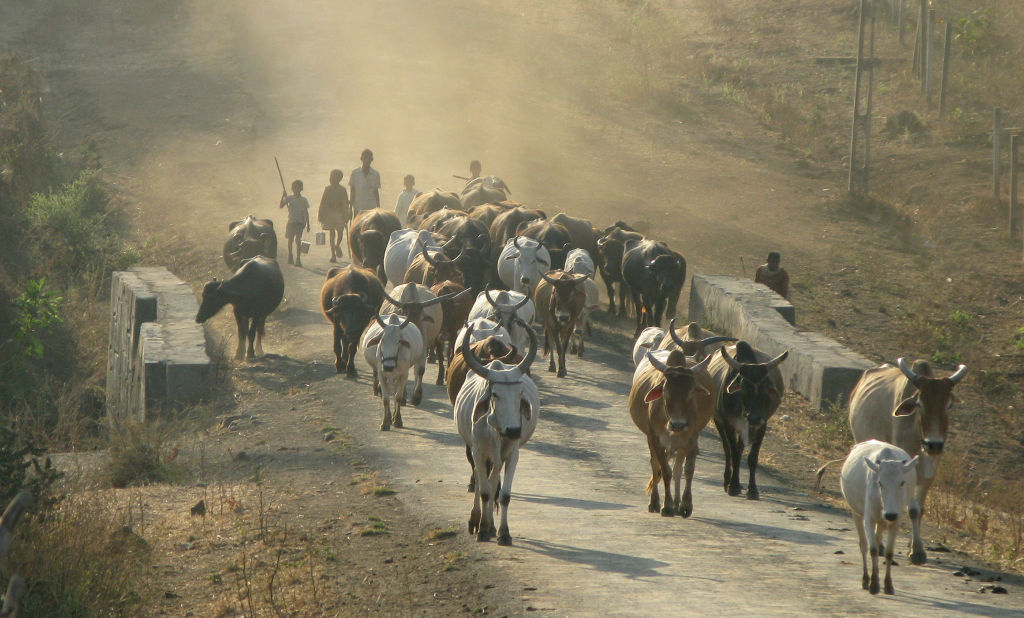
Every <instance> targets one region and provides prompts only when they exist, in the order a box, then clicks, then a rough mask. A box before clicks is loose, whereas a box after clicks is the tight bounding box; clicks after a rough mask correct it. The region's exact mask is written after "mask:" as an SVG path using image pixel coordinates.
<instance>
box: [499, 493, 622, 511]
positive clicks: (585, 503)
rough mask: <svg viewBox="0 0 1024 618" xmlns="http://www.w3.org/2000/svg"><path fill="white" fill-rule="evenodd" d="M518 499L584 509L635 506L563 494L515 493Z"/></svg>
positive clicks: (615, 508) (619, 508)
mask: <svg viewBox="0 0 1024 618" xmlns="http://www.w3.org/2000/svg"><path fill="white" fill-rule="evenodd" d="M514 497H515V499H516V500H523V501H524V502H533V503H534V504H550V505H552V506H562V507H567V508H571V509H583V510H584V511H621V510H624V509H631V508H634V507H633V506H632V505H629V504H620V503H618V502H598V501H596V500H579V499H577V498H564V497H561V496H542V495H539V494H520V493H516V494H514Z"/></svg>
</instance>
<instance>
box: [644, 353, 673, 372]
mask: <svg viewBox="0 0 1024 618" xmlns="http://www.w3.org/2000/svg"><path fill="white" fill-rule="evenodd" d="M645 356H646V357H647V362H649V363H650V364H651V366H652V367H654V368H655V369H657V370H658V371H660V372H661V373H665V372H666V371H668V365H666V364H665V363H663V362H661V361H660V360H658V359H657V357H655V356H654V354H652V353H651V351H650V350H647V353H646V354H645Z"/></svg>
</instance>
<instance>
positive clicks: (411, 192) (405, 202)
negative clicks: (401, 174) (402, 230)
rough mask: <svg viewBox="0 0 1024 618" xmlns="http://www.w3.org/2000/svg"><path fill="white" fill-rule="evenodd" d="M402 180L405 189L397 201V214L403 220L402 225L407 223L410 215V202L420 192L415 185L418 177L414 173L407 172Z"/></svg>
mask: <svg viewBox="0 0 1024 618" xmlns="http://www.w3.org/2000/svg"><path fill="white" fill-rule="evenodd" d="M402 182H404V183H405V191H402V192H401V193H399V194H398V201H397V202H395V214H396V215H398V218H399V219H401V220H402V225H405V219H406V217H407V216H408V215H409V204H411V203H412V200H413V199H414V198H415V197H416V196H417V195H419V194H420V192H419V191H418V190H417V189H416V187H414V186H413V185H415V184H416V178H414V177H413V175H412V174H406V175H405V178H404V179H402Z"/></svg>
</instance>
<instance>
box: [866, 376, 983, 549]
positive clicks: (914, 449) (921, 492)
mask: <svg viewBox="0 0 1024 618" xmlns="http://www.w3.org/2000/svg"><path fill="white" fill-rule="evenodd" d="M896 365H897V366H896V367H893V366H892V365H889V364H885V365H882V366H880V367H875V368H872V369H868V370H866V371H865V372H864V375H863V376H861V379H860V381H859V382H857V385H856V386H854V387H853V392H851V393H850V428H851V429H852V430H853V438H854V440H856V441H857V442H863V441H865V440H872V439H874V440H882V441H883V442H889V443H891V444H894V445H896V446H898V447H900V448H901V449H903V450H904V451H906V452H907V454H909V455H910V456H911V457H913V456H914V455H917V454H920V456H921V459H920V462H919V463H918V464H917V495H916V496H915V499H914V501H913V502H912V503H911V505H910V523H911V529H912V531H913V535H914V539H913V542H912V546H911V547H912V549H911V554H910V561H911V562H912V563H914V564H924V563H925V562H926V561H927V559H928V556H927V554H926V553H925V549H924V542H923V541H922V540H921V517H922V515H924V501H925V498H927V497H928V489H929V488H930V487H931V484H932V481H933V480H934V479H935V473H936V472H937V471H938V468H939V458H940V457H941V456H942V451H943V449H944V448H945V445H946V430H947V427H948V425H949V412H948V408H949V406H950V405H951V404H952V403H954V402H956V401H957V398H956V395H954V394H953V387H954V386H956V385H957V384H958V383H959V382H960V380H962V379H963V377H964V376H965V375H966V374H967V365H960V366H959V367H958V368H957V370H956V372H954V373H953V374H952V375H950V376H948V377H941V378H940V377H935V375H934V374H933V373H932V368H931V365H930V364H928V362H927V361H923V360H918V361H915V362H914V364H913V366H910V365H908V364H907V361H906V360H904V359H902V358H900V359H898V360H897V361H896Z"/></svg>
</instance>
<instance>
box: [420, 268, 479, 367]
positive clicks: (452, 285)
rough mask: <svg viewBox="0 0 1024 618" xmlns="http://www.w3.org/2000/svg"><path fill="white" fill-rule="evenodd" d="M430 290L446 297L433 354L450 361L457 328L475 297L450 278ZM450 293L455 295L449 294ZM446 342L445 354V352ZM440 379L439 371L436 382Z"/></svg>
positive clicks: (466, 315)
mask: <svg viewBox="0 0 1024 618" xmlns="http://www.w3.org/2000/svg"><path fill="white" fill-rule="evenodd" d="M430 291H431V292H433V293H434V294H435V295H436V296H437V297H439V298H447V300H445V301H443V302H442V303H441V314H442V315H441V332H440V333H439V334H438V336H437V345H436V346H435V354H436V356H437V357H441V356H442V355H443V356H444V358H446V359H448V362H449V363H450V362H451V360H452V354H453V351H454V350H453V348H454V347H455V336H456V335H458V333H459V329H460V328H462V325H463V324H465V323H466V319H467V318H469V310H470V309H472V308H473V302H474V300H475V299H474V298H473V297H472V296H470V294H469V290H467V289H466V286H464V285H462V284H461V283H456V282H455V281H451V280H445V281H442V282H440V283H437V284H435V285H433V286H432V287H431V288H430ZM452 293H454V294H455V296H449V295H450V294H452ZM460 294H461V296H460ZM446 343H447V344H448V352H447V354H446V353H445V344H446ZM439 366H442V367H443V366H444V363H440V364H439ZM442 380H443V377H442V375H441V373H440V372H439V373H438V374H437V384H438V385H440V384H443V381H442Z"/></svg>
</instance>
